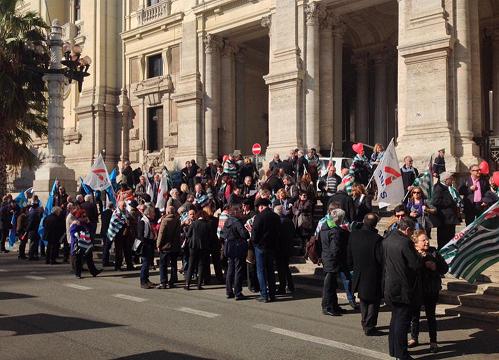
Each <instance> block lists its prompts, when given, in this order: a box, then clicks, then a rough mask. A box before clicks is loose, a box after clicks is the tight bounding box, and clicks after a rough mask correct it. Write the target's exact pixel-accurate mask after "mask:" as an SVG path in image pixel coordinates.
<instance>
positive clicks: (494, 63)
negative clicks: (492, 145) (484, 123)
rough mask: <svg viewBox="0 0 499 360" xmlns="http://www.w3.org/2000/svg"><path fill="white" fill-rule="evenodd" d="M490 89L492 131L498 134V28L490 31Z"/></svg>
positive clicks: (495, 134)
mask: <svg viewBox="0 0 499 360" xmlns="http://www.w3.org/2000/svg"><path fill="white" fill-rule="evenodd" d="M492 52H493V55H492V74H493V75H492V76H493V78H492V89H493V94H494V99H493V120H494V121H493V124H492V126H493V132H492V134H493V135H494V136H499V28H496V29H494V30H493V31H492Z"/></svg>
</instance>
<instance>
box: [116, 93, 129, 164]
mask: <svg viewBox="0 0 499 360" xmlns="http://www.w3.org/2000/svg"><path fill="white" fill-rule="evenodd" d="M118 112H119V113H120V114H121V156H120V160H121V163H122V164H123V162H124V161H126V160H129V154H130V128H131V118H132V112H133V110H132V108H131V107H130V99H129V98H128V92H127V89H126V88H122V89H121V95H120V103H119V105H118Z"/></svg>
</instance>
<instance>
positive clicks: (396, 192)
mask: <svg viewBox="0 0 499 360" xmlns="http://www.w3.org/2000/svg"><path fill="white" fill-rule="evenodd" d="M373 177H374V180H375V181H376V185H377V186H378V199H377V200H378V203H379V207H380V208H382V207H385V206H388V205H395V204H399V203H401V202H402V199H403V198H404V194H405V191H404V183H403V181H402V174H401V173H400V168H399V162H398V158H397V153H396V152H395V145H394V143H393V139H392V141H390V145H388V147H387V148H386V151H385V154H384V155H383V158H382V159H381V162H380V164H379V165H378V166H377V167H376V170H374V175H373Z"/></svg>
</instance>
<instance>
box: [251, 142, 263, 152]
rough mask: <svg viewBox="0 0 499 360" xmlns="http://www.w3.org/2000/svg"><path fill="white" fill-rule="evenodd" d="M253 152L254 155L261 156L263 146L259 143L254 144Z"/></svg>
mask: <svg viewBox="0 0 499 360" xmlns="http://www.w3.org/2000/svg"><path fill="white" fill-rule="evenodd" d="M251 151H252V152H253V155H260V153H261V152H262V146H261V145H260V144H259V143H255V144H253V147H252V148H251Z"/></svg>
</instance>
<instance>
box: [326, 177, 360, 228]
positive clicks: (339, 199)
mask: <svg viewBox="0 0 499 360" xmlns="http://www.w3.org/2000/svg"><path fill="white" fill-rule="evenodd" d="M333 202H334V203H337V204H338V205H339V207H340V209H342V210H343V211H344V212H345V221H346V222H351V221H353V219H354V217H355V204H354V202H353V199H352V198H351V197H350V196H348V194H347V192H346V191H345V185H343V184H340V185H339V186H338V191H337V192H336V193H335V194H334V195H333V196H331V197H330V198H329V201H328V203H327V207H328V208H329V205H330V204H332V203H333Z"/></svg>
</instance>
